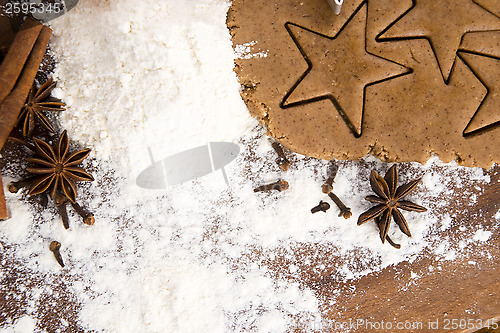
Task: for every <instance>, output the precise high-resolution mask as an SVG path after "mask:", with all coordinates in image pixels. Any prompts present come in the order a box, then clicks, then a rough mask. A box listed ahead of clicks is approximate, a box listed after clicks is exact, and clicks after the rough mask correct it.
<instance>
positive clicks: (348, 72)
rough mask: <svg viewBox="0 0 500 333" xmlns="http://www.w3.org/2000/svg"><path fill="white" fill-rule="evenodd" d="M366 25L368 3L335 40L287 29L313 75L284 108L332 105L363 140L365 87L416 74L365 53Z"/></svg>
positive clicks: (294, 90) (301, 81)
mask: <svg viewBox="0 0 500 333" xmlns="http://www.w3.org/2000/svg"><path fill="white" fill-rule="evenodd" d="M366 20H367V5H366V3H364V4H362V5H361V6H359V7H358V9H357V10H356V11H355V12H354V13H353V15H352V16H351V17H350V18H349V20H348V21H347V22H346V24H345V25H344V26H343V27H342V28H341V29H340V30H339V32H338V33H337V34H336V35H335V36H334V37H329V36H325V35H322V34H319V33H317V32H314V31H312V30H309V29H306V28H304V27H301V26H299V25H296V24H293V23H286V24H285V28H286V29H287V30H288V32H289V34H290V36H291V37H292V39H293V41H294V42H295V44H296V45H297V47H298V48H299V50H300V52H301V53H302V56H303V57H304V59H305V60H306V62H307V64H308V69H307V70H306V71H305V72H304V73H303V74H302V75H301V76H300V78H299V79H298V81H297V82H296V83H295V84H294V86H293V87H292V88H291V89H290V91H289V92H288V93H287V94H286V95H285V97H284V98H283V100H282V102H281V107H282V108H289V107H293V106H297V105H302V104H305V103H313V102H317V101H320V100H326V99H328V100H330V101H331V102H332V103H333V106H334V108H336V109H337V111H338V113H339V115H340V116H341V117H342V118H343V120H344V121H345V123H346V124H347V126H348V127H349V129H350V130H351V132H352V133H353V135H354V136H355V137H360V136H361V132H362V122H363V112H364V99H365V89H366V87H367V86H370V85H374V84H377V83H380V82H383V81H386V80H389V79H392V78H395V77H398V76H402V75H406V74H408V73H410V72H411V70H410V69H409V68H407V67H404V66H402V65H400V64H398V63H396V62H393V61H391V60H387V59H384V58H381V57H379V56H376V55H373V54H372V53H370V52H368V51H367V50H366ZM318 87H320V88H318Z"/></svg>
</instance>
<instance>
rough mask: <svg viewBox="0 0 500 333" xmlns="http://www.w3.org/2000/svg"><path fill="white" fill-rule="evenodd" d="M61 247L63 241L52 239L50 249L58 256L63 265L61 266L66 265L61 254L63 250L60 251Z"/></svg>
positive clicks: (59, 262) (60, 263)
mask: <svg viewBox="0 0 500 333" xmlns="http://www.w3.org/2000/svg"><path fill="white" fill-rule="evenodd" d="M60 248H61V243H59V242H58V241H52V242H50V247H49V249H50V251H52V252H53V253H54V257H56V260H57V263H58V264H59V265H61V267H64V262H63V259H62V256H61V252H59V249H60Z"/></svg>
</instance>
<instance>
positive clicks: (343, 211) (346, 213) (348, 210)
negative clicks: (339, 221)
mask: <svg viewBox="0 0 500 333" xmlns="http://www.w3.org/2000/svg"><path fill="white" fill-rule="evenodd" d="M328 196H329V197H330V199H332V200H333V202H334V203H335V204H336V205H337V207H338V208H339V209H340V213H339V217H340V216H343V217H344V218H345V219H348V218H350V217H351V216H352V212H351V208H349V207H346V205H344V203H343V202H342V201H341V200H340V199H339V197H337V196H336V195H335V193H333V192H330V193H328Z"/></svg>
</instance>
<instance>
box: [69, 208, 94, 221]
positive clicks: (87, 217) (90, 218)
mask: <svg viewBox="0 0 500 333" xmlns="http://www.w3.org/2000/svg"><path fill="white" fill-rule="evenodd" d="M71 206H73V209H74V210H75V211H76V212H77V213H78V215H80V216H81V217H82V218H83V223H85V224H87V225H93V224H94V223H95V219H94V215H93V214H92V213H90V212H86V211H85V210H84V209H83V208H82V206H80V205H79V204H78V203H76V202H75V203H71Z"/></svg>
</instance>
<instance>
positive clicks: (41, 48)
mask: <svg viewBox="0 0 500 333" xmlns="http://www.w3.org/2000/svg"><path fill="white" fill-rule="evenodd" d="M51 34H52V30H51V29H50V28H48V27H46V26H44V27H43V28H42V31H41V32H40V34H39V36H38V39H37V40H36V43H35V45H34V46H33V50H32V51H31V53H30V55H29V57H28V60H27V61H26V63H25V65H24V69H23V71H22V73H21V76H20V77H19V79H18V80H17V84H16V86H15V88H14V90H12V92H11V93H10V94H9V95H8V96H7V97H6V98H5V100H4V101H3V102H2V104H1V105H0V149H2V148H3V145H4V144H5V141H7V138H8V137H9V134H10V132H11V131H12V129H13V128H14V126H15V124H16V120H17V117H18V116H19V112H20V111H21V109H22V107H23V105H24V102H25V101H26V98H27V97H28V94H29V91H30V89H31V86H32V84H33V81H34V80H35V76H36V73H37V72H38V68H39V67H40V63H41V62H42V59H43V56H44V55H45V51H46V50H47V45H48V44H49V39H50V35H51ZM4 62H5V60H4ZM2 65H3V63H2Z"/></svg>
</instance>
